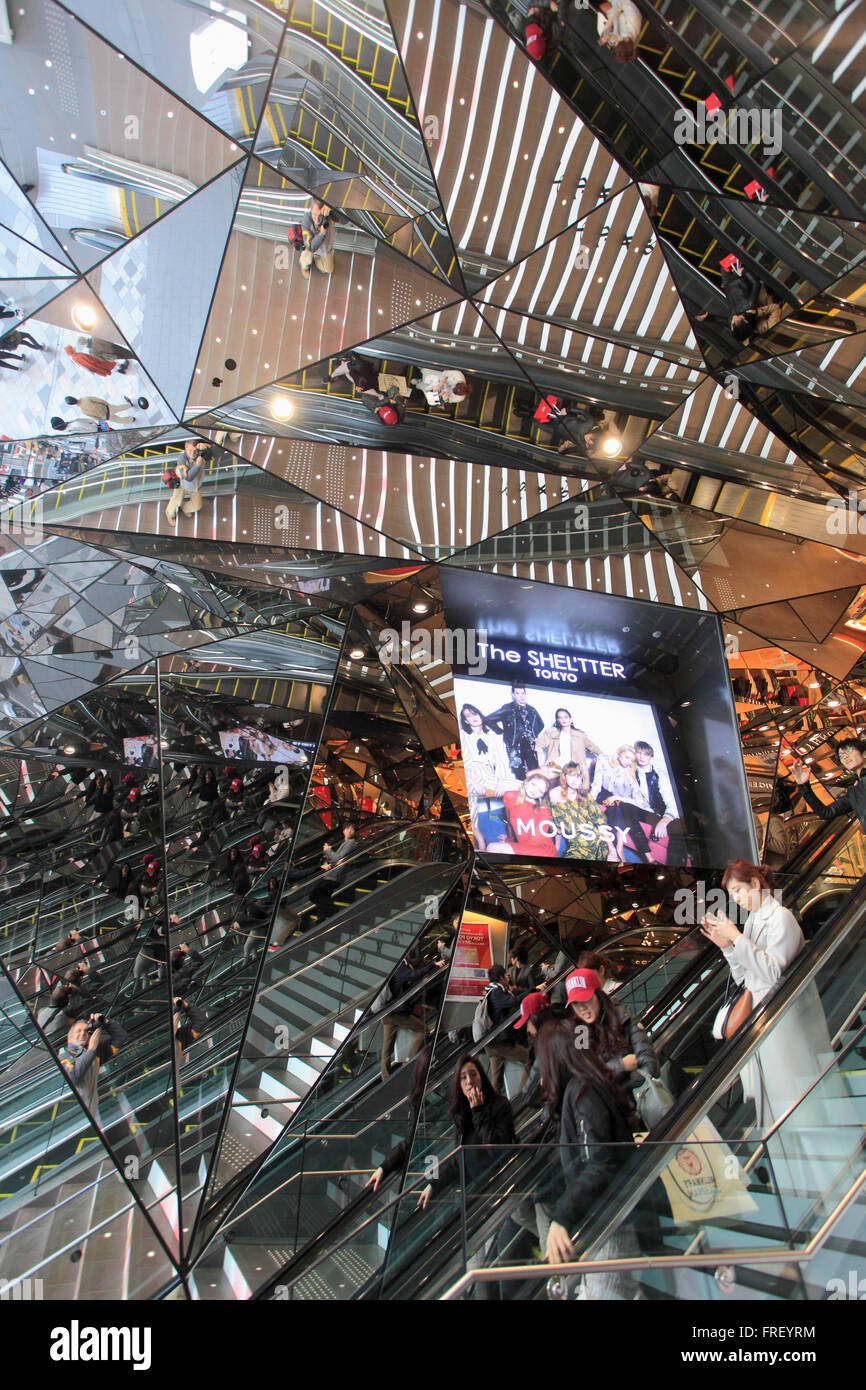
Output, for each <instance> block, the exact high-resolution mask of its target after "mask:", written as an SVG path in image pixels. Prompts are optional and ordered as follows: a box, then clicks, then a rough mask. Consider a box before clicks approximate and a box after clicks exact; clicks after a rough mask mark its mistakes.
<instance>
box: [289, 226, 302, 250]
mask: <svg viewBox="0 0 866 1390" xmlns="http://www.w3.org/2000/svg"><path fill="white" fill-rule="evenodd" d="M289 245H290V246H291V248H292V250H293V251H303V249H304V233H303V231H302V230H301V228H300V226H295V227H290V228H289Z"/></svg>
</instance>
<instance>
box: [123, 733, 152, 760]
mask: <svg viewBox="0 0 866 1390" xmlns="http://www.w3.org/2000/svg"><path fill="white" fill-rule="evenodd" d="M123 761H124V762H125V763H128V764H129V766H130V767H158V766H159V739H158V738H156V737H155V736H151V735H147V736H146V737H144V738H125V739H124V740H123Z"/></svg>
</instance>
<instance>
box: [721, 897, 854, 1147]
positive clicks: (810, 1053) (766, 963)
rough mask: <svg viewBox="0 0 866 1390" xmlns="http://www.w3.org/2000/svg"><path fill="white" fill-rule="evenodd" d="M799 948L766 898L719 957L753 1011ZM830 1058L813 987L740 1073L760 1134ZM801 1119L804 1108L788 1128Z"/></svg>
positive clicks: (796, 930)
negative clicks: (747, 995)
mask: <svg viewBox="0 0 866 1390" xmlns="http://www.w3.org/2000/svg"><path fill="white" fill-rule="evenodd" d="M804 945H805V942H804V939H803V933H802V931H801V930H800V924H799V922H798V921H797V919H796V917H795V916H794V914H793V912H790V911H789V910H788V908H787V907H783V906H782V904H781V903H780V902H778V901H777V900H776V898H774V897H773V896H772V895H768V896H767V897H766V898H765V900H764V902H763V903H762V904H761V906H760V907H759V908H757V910H756V911H755V912H750V913H749V915H748V917H747V918H746V921H745V925H744V927H743V931H742V934H741V935H740V936H739V937H738V939H737V940H736V941H735V942H734V944H733V946H731V947H730V948H728V949H727V950H725V952H724V956H725V959H726V960H727V962H728V965H729V966H730V970H731V974H732V975H733V977H734V980H735V981H736V983H737V984H743V985H745V987H746V989H749V990H751V992H752V1000H753V1003H754V1006H755V1007H756V1008H757V1006H758V1005H759V1004H760V1003H762V1002H763V1000H764V999H766V997H767V995H768V994H769V993H770V992H771V991H772V990H773V989H774V988H775V986H776V985H777V984H778V982H779V979H780V977H781V975H782V972H783V971H784V970H785V968H786V967H787V966H788V965H790V964H791V962H792V961H793V960H795V959H796V958H797V956H798V955H799V954H800V952H801V951H802V949H803V947H804ZM832 1055H833V1054H832V1050H831V1047H830V1035H829V1032H828V1029H827V1020H826V1018H825V1017H824V1010H823V1007H822V1005H821V999H820V997H819V995H818V991H817V989H816V988H815V985H814V984H810V985H807V986H806V987H805V989H804V990H802V991H801V992H800V995H799V997H798V998H797V999H796V1001H795V1002H794V1003H792V1004H791V1005H790V1007H789V1008H788V1009H787V1010H786V1012H785V1013H784V1014H783V1015H782V1017H781V1018H780V1019H779V1021H778V1022H777V1023H776V1025H775V1027H774V1028H773V1029H772V1031H771V1032H770V1034H769V1036H768V1037H767V1040H766V1041H765V1042H762V1043H761V1046H760V1047H759V1048H758V1049H757V1051H756V1052H755V1053H754V1054H753V1056H752V1058H751V1059H750V1061H749V1062H748V1063H747V1064H746V1067H745V1069H744V1071H743V1073H742V1081H743V1089H744V1091H745V1093H746V1095H747V1096H751V1097H752V1098H753V1099H754V1102H755V1107H756V1110H757V1121H758V1128H759V1129H760V1130H761V1131H762V1132H765V1131H766V1130H768V1129H769V1128H770V1127H771V1126H772V1125H773V1124H774V1123H775V1121H776V1120H778V1119H780V1118H781V1117H782V1115H784V1114H785V1112H786V1111H787V1110H788V1109H789V1108H790V1107H791V1106H792V1105H793V1104H795V1102H796V1101H798V1100H799V1099H800V1097H801V1096H802V1094H803V1092H804V1091H805V1090H806V1088H807V1087H808V1086H809V1085H810V1083H811V1082H813V1081H814V1080H815V1079H816V1077H817V1076H818V1075H819V1073H820V1072H821V1071H823V1069H824V1067H825V1066H826V1065H827V1063H828V1062H829V1061H830V1060H831V1058H832ZM822 1094H823V1088H822ZM813 1110H814V1102H813V1103H812V1104H810V1106H809V1111H810V1114H809V1116H808V1121H809V1124H810V1125H811V1124H814V1123H820V1119H819V1117H818V1116H817V1115H815V1114H813V1113H811V1112H812V1111H813ZM806 1120H807V1114H806V1111H805V1109H804V1111H803V1113H802V1114H801V1115H800V1116H798V1120H797V1122H796V1124H795V1125H794V1126H793V1127H794V1128H797V1129H799V1128H802V1127H803V1125H802V1124H801V1123H800V1121H806Z"/></svg>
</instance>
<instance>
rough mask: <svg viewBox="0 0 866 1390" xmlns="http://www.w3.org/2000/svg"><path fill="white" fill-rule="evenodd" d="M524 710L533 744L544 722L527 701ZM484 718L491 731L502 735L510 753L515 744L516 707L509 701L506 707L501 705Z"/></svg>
mask: <svg viewBox="0 0 866 1390" xmlns="http://www.w3.org/2000/svg"><path fill="white" fill-rule="evenodd" d="M525 709H526V713H527V715H528V721H527V722H528V725H529V728H530V730H531V737H532V741H533V744H534V742H535V740H536V739H537V738H538V735H539V734H540V733H542V732H543V730H544V720H543V719H542V717H541V715H540V714H539V713H538V710H537V709H534V708H533V707H532V705H530V704H529V702H528V701H527V704H526V706H525ZM486 718H487V723H488V724H489V725H490V727H491V729H495V730H496V732H497V733H499V734H502V736H503V738H504V739H505V746H506V748H508V750H509V751H510V750H511V749H512V748H513V747H514V745H515V743H516V742H517V706H516V705H515V703H514V701H513V700H509V701H508V704H507V705H503V706H502V708H501V709H498V710H494V712H493V714H488V715H487V716H486Z"/></svg>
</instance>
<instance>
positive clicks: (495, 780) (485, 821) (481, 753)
mask: <svg viewBox="0 0 866 1390" xmlns="http://www.w3.org/2000/svg"><path fill="white" fill-rule="evenodd" d="M460 747H461V751H462V754H463V771H464V775H465V777H466V790H467V792H468V793H469V809H470V811H471V812H472V824H473V829H474V830H475V832H476V836H477V837H479V838H480V840H481V842H482V843H480V844H479V845H478V848H479V849H486V848H487V845H488V844H492V843H495V842H496V841H505V840H506V839H507V832H506V829H505V823H504V821H503V820H501V819H500V818H499V817H498V816H496V815H495V814H494V812H493V811H492V809H491V807H490V805H489V802H490V800H491V799H498V798H500V797H501V796H502V795H503V793H504V792H506V791H508V790H509V789H514V788H516V786H517V782H516V779H515V777H514V774H513V773H512V771H511V768H510V767H509V764H508V753H507V751H506V748H505V742H504V740H503V738H502V735H501V734H497V733H496V732H495V731H494V730H493V729H492V728H491V727H490V725H489V723H488V722H487V720H486V719H485V718H484V716H483V715H482V713H481V711H480V709H477V708H476V706H475V705H469V704H465V705H464V706H463V707H462V709H461V711H460Z"/></svg>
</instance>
